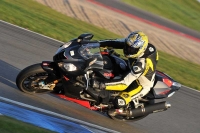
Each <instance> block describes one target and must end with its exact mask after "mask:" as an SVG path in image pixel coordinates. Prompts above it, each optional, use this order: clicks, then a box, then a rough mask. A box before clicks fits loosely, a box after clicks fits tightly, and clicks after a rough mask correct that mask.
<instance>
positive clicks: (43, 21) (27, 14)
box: [0, 0, 200, 90]
mask: <svg viewBox="0 0 200 133" xmlns="http://www.w3.org/2000/svg"><path fill="white" fill-rule="evenodd" d="M149 6H150V5H149ZM177 12H178V11H177ZM188 12H189V11H188ZM0 14H1V15H0V19H2V20H4V21H7V22H10V23H13V24H16V25H19V26H21V27H25V28H27V29H30V30H32V31H35V32H38V33H41V34H44V35H47V36H49V37H52V38H55V39H58V40H60V41H68V40H70V39H72V38H75V37H77V36H78V35H79V34H81V33H84V32H91V33H93V34H94V35H95V37H94V39H107V38H118V37H120V36H119V35H116V34H114V33H112V32H109V31H107V30H105V29H102V28H99V27H96V26H93V25H90V24H88V23H85V22H82V21H79V20H76V19H73V18H70V17H67V16H65V15H63V14H61V13H59V12H56V11H54V10H52V9H51V8H49V7H46V6H43V5H41V4H39V3H37V2H34V1H31V0H17V1H16V0H1V1H0ZM188 23H189V22H188ZM159 53H160V60H159V63H158V69H159V70H161V71H164V72H165V73H167V74H169V75H170V76H172V77H173V78H174V79H175V80H177V81H178V82H180V83H181V84H183V85H186V86H189V87H192V88H195V89H198V90H200V86H199V81H200V71H199V70H200V65H197V64H193V63H191V62H188V61H185V60H182V59H179V58H177V57H174V56H171V55H169V54H167V53H163V52H159Z"/></svg>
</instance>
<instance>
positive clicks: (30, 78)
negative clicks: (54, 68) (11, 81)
mask: <svg viewBox="0 0 200 133" xmlns="http://www.w3.org/2000/svg"><path fill="white" fill-rule="evenodd" d="M47 77H48V73H47V72H46V71H44V70H43V69H42V67H41V64H40V63H39V64H34V65H31V66H29V67H27V68H25V69H23V70H22V71H21V72H20V73H19V74H18V75H17V78H16V85H17V87H18V88H19V89H20V90H21V91H23V92H25V93H29V94H34V93H44V92H48V91H50V90H48V89H41V87H40V86H39V82H42V81H44V80H45V79H46V78H47Z"/></svg>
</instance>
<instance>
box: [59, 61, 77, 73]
mask: <svg viewBox="0 0 200 133" xmlns="http://www.w3.org/2000/svg"><path fill="white" fill-rule="evenodd" d="M58 66H59V67H61V68H62V69H64V70H65V71H68V72H72V71H76V70H77V67H76V66H75V65H74V64H72V63H63V62H60V63H58Z"/></svg>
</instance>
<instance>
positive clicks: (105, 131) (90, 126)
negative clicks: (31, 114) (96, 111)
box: [0, 96, 119, 133]
mask: <svg viewBox="0 0 200 133" xmlns="http://www.w3.org/2000/svg"><path fill="white" fill-rule="evenodd" d="M0 100H2V101H6V102H8V103H12V104H15V105H19V106H22V107H26V108H28V109H32V110H35V111H38V112H42V113H44V114H48V115H52V116H56V117H58V118H61V119H65V120H68V122H73V123H77V124H79V125H81V126H82V127H85V126H86V127H88V129H90V130H91V131H93V130H95V132H99V133H100V132H101V133H119V132H117V131H115V130H111V129H108V128H105V127H101V126H98V125H95V124H92V123H88V122H85V121H82V120H78V119H75V118H72V117H69V116H65V115H62V114H58V113H55V112H52V111H49V110H45V109H42V108H38V107H34V106H31V105H28V104H24V103H21V102H17V101H13V100H10V99H7V98H4V97H1V96H0ZM0 111H1V109H0ZM18 112H20V111H18ZM1 113H2V112H1ZM4 113H5V112H4ZM13 113H14V112H13ZM2 114H3V113H2ZM12 117H13V116H12ZM25 118H26V117H25ZM61 124H62V123H61Z"/></svg>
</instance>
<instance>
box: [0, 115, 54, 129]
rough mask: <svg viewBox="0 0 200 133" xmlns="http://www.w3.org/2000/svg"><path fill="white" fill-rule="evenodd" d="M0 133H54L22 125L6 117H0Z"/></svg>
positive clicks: (29, 125)
mask: <svg viewBox="0 0 200 133" xmlns="http://www.w3.org/2000/svg"><path fill="white" fill-rule="evenodd" d="M0 132H1V133H55V132H53V131H49V130H46V129H43V128H40V127H36V126H33V125H31V124H28V123H24V122H21V121H18V120H16V119H13V118H10V117H7V116H0Z"/></svg>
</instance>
